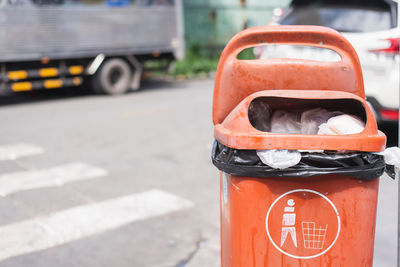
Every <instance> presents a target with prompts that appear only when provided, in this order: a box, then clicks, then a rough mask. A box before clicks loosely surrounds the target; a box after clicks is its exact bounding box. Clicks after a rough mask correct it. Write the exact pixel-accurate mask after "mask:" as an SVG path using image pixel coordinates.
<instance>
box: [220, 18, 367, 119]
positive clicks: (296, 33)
mask: <svg viewBox="0 0 400 267" xmlns="http://www.w3.org/2000/svg"><path fill="white" fill-rule="evenodd" d="M263 44H293V45H304V46H311V47H320V48H326V49H331V50H333V51H335V52H336V53H338V54H339V55H340V57H341V61H340V62H341V63H340V64H342V65H343V66H344V67H345V66H348V67H346V68H350V70H349V72H348V73H350V72H352V73H353V75H354V76H353V77H354V83H353V84H352V86H353V89H352V90H351V92H350V91H348V90H343V91H348V92H350V93H353V94H355V95H357V96H359V97H361V98H363V99H365V92H364V83H363V76H362V71H361V66H360V61H359V59H358V56H357V53H356V52H355V50H354V48H353V47H352V46H351V44H350V43H349V42H348V41H347V40H346V39H345V38H344V37H343V36H342V35H341V34H340V33H339V32H337V31H335V30H333V29H330V28H327V27H322V26H299V25H296V26H293V25H291V26H287V25H283V26H282V25H279V26H262V27H254V28H249V29H246V30H244V31H242V32H240V33H238V34H236V35H235V36H234V37H233V38H232V39H231V41H230V42H229V43H228V44H227V46H226V47H225V49H224V51H223V52H222V54H221V57H220V60H219V63H218V68H217V73H216V78H215V87H214V104H213V121H214V124H217V123H220V122H222V120H223V119H224V118H225V117H226V115H227V114H228V113H229V112H230V110H231V109H232V108H233V107H234V106H235V105H237V104H238V103H239V102H240V100H241V99H243V98H241V97H242V95H244V96H245V94H247V89H246V92H240V93H239V92H230V93H228V92H227V91H226V90H228V91H230V90H232V89H234V87H230V88H226V86H225V85H224V84H223V83H226V81H225V80H223V79H225V78H226V77H229V75H230V74H229V73H228V72H227V70H228V69H229V68H233V67H235V68H239V67H240V68H242V69H245V68H246V67H245V66H246V65H248V64H253V63H254V64H256V63H258V62H261V61H263V62H265V63H266V65H265V66H268V63H267V62H268V61H269V60H265V59H261V60H257V59H256V60H240V59H237V55H238V54H239V53H240V52H241V51H243V50H244V49H246V48H250V47H255V46H260V45H263ZM302 61H304V62H305V63H307V62H309V61H308V60H298V61H297V62H298V63H300V62H302ZM271 62H272V61H271ZM281 62H282V63H285V62H287V64H288V65H291V64H292V63H293V59H286V58H284V59H282V60H281ZM263 64H264V63H263ZM271 64H273V62H272V63H271ZM257 66H261V68H262V66H263V65H260V64H258V65H257ZM326 66H332V67H333V68H332V70H334V69H335V68H337V66H338V64H337V62H329V64H327V65H326ZM225 67H227V68H226V70H225ZM333 75H335V74H333ZM285 89H286V88H285ZM343 89H345V88H343ZM221 90H223V92H220V91H221ZM336 90H337V89H336ZM248 91H249V93H252V92H254V90H252V89H249V90H248ZM238 93H239V94H240V97H239V96H235V95H237V94H238ZM221 105H222V106H221Z"/></svg>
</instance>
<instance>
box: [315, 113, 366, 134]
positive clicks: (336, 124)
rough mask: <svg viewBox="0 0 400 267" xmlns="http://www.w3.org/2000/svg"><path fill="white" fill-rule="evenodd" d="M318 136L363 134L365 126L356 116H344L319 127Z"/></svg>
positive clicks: (334, 118)
mask: <svg viewBox="0 0 400 267" xmlns="http://www.w3.org/2000/svg"><path fill="white" fill-rule="evenodd" d="M318 128H319V130H318V134H328V135H341V134H356V133H361V132H362V131H363V130H364V128H365V124H364V122H363V121H361V120H360V119H359V118H357V117H356V116H352V115H347V114H342V115H339V116H335V117H332V118H330V119H329V120H328V121H327V122H326V123H322V124H321V125H319V127H318Z"/></svg>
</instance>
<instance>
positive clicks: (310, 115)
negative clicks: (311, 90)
mask: <svg viewBox="0 0 400 267" xmlns="http://www.w3.org/2000/svg"><path fill="white" fill-rule="evenodd" d="M342 114H343V113H342V112H340V111H328V110H326V109H323V108H314V109H310V110H306V111H304V112H303V113H302V114H301V120H300V124H301V133H302V134H318V130H319V126H320V125H321V124H323V123H326V122H327V121H328V120H329V119H330V118H332V117H335V116H338V115H342Z"/></svg>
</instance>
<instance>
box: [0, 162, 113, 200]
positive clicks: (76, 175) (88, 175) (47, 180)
mask: <svg viewBox="0 0 400 267" xmlns="http://www.w3.org/2000/svg"><path fill="white" fill-rule="evenodd" d="M105 175H107V171H106V170H104V169H101V168H97V167H94V166H90V165H87V164H84V163H79V162H77V163H69V164H64V165H60V166H56V167H52V168H47V169H40V170H30V171H19V172H13V173H6V174H2V175H0V196H6V195H9V194H12V193H15V192H20V191H25V190H30V189H38V188H43V187H52V186H61V185H64V184H66V183H71V182H75V181H79V180H87V179H93V178H98V177H100V176H105Z"/></svg>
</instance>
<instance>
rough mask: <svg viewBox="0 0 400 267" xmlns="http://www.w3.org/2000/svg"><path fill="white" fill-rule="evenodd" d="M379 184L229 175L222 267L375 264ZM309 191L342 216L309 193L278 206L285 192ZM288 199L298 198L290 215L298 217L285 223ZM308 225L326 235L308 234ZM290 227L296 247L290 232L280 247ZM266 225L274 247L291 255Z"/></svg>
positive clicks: (337, 178)
mask: <svg viewBox="0 0 400 267" xmlns="http://www.w3.org/2000/svg"><path fill="white" fill-rule="evenodd" d="M378 185H379V179H374V180H372V181H360V180H357V179H354V178H346V177H340V176H323V177H313V178H269V179H257V178H251V177H236V176H231V175H227V184H226V185H225V188H226V192H227V193H226V194H225V193H224V192H223V190H224V189H223V188H224V186H223V183H222V182H221V203H220V205H221V244H222V248H221V249H222V250H221V261H222V264H221V266H222V267H245V266H255V267H258V266H260V267H261V266H263V267H264V266H268V267H269V266H271V267H287V266H292V267H296V266H299V267H300V266H302V267H314V266H326V267H328V266H329V267H333V266H349V267H350V266H351V267H353V266H363V267H368V266H372V259H373V248H374V234H375V219H376V206H377V195H378ZM304 188H307V189H306V190H309V191H315V192H319V193H321V194H323V195H324V196H325V197H326V198H327V199H329V200H330V201H331V202H332V204H333V205H334V206H335V207H336V209H337V214H338V216H336V214H335V213H334V212H333V209H332V208H331V207H330V205H329V203H328V202H327V201H326V200H325V199H324V198H323V197H320V196H318V195H316V194H313V193H309V192H307V191H304V192H302V191H298V192H296V193H293V194H292V195H290V194H289V195H286V196H284V197H283V198H281V199H280V200H279V201H281V202H282V201H283V202H282V203H280V202H279V201H278V202H276V204H275V205H273V203H274V201H276V200H277V199H278V198H279V197H281V196H282V195H284V194H285V193H287V192H290V191H292V190H302V189H304ZM224 194H225V196H224ZM224 197H227V199H226V200H225V199H224ZM285 197H286V198H285ZM288 199H292V200H293V206H292V208H293V212H290V211H289V212H286V214H290V213H292V214H296V217H295V218H294V221H292V222H289V223H286V224H285V223H284V219H283V215H284V214H285V210H284V209H285V207H286V206H288V205H287V200H288ZM279 204H280V205H279ZM271 206H272V207H271ZM269 210H271V211H270V213H269V218H268V221H267V214H268V211H269ZM337 218H339V221H340V223H338V219H337ZM305 221H308V222H311V223H314V225H315V227H316V228H314V230H315V229H321V228H322V229H326V231H325V232H324V231H323V230H322V231H319V232H318V231H311V230H310V232H309V233H310V235H306V234H307V230H305V229H303V228H304V227H303V226H304V224H303V222H305ZM291 224H293V227H295V232H294V235H293V237H294V236H296V244H294V241H293V239H294V238H293V237H292V234H288V235H287V236H286V239H284V242H283V244H282V245H281V240H282V234H283V232H284V228H285V227H286V228H290V226H291ZM339 224H340V229H339V227H338V226H339ZM288 225H289V227H288ZM309 225H311V224H309ZM267 227H268V231H269V234H270V236H271V239H272V240H273V241H274V242H275V245H276V246H277V247H278V248H279V249H281V250H282V251H283V252H285V253H287V254H289V255H286V254H285V253H282V251H280V250H278V249H277V247H275V246H274V244H273V243H272V242H271V240H270V237H269V236H268V234H267ZM313 234H315V235H313ZM318 234H321V237H318V236H316V235H318ZM324 234H325V236H324V237H323V238H324V239H323V238H322V235H324ZM318 238H319V239H318ZM335 238H336V240H335ZM310 240H311V241H310ZM312 241H314V243H313V242H312ZM318 241H320V242H318Z"/></svg>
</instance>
